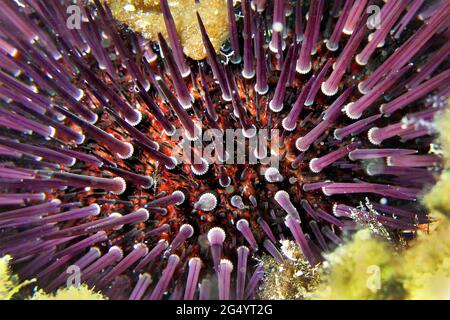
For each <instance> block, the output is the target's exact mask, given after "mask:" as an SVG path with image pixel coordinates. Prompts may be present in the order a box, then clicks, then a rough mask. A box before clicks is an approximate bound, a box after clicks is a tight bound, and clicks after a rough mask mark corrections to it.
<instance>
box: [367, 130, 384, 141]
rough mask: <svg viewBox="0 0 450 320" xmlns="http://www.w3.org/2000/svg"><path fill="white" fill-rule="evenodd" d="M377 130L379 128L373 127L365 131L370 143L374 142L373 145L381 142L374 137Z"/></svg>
mask: <svg viewBox="0 0 450 320" xmlns="http://www.w3.org/2000/svg"><path fill="white" fill-rule="evenodd" d="M378 130H379V128H377V127H374V128H371V129H370V130H369V131H368V132H367V138H368V139H369V141H370V143H372V144H374V145H380V144H381V142H383V140H379V139H377V138H376V137H375V135H376V133H377V131H378Z"/></svg>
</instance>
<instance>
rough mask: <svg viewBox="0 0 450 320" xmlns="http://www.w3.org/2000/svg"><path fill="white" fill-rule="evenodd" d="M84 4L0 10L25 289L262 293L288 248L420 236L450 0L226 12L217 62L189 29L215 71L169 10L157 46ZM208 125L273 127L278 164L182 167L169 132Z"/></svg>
mask: <svg viewBox="0 0 450 320" xmlns="http://www.w3.org/2000/svg"><path fill="white" fill-rule="evenodd" d="M93 2H94V3H91V4H87V2H86V1H83V0H80V1H78V2H76V3H77V4H78V6H79V8H80V9H81V14H82V20H81V24H80V28H79V29H73V28H68V25H67V24H66V20H67V13H66V8H67V6H69V5H71V4H72V1H65V0H49V1H46V2H45V5H44V2H43V1H38V0H21V1H17V2H16V1H13V0H3V3H2V11H1V12H0V54H1V59H0V67H1V70H0V98H1V102H0V114H1V117H0V127H1V128H0V154H1V162H0V179H1V182H0V185H1V191H0V192H1V194H0V255H3V254H10V255H11V256H13V257H14V260H13V262H12V263H13V267H14V269H15V270H16V271H17V272H18V274H19V275H20V277H21V278H23V279H27V278H37V283H38V285H39V286H40V287H42V288H44V289H45V290H47V291H53V290H56V289H57V288H59V287H61V286H64V285H65V284H66V280H67V277H68V274H67V273H66V270H67V268H68V267H69V266H73V265H75V266H77V267H78V268H79V270H80V271H81V273H80V274H81V281H82V282H85V283H87V284H88V285H90V286H93V287H95V288H96V289H99V290H102V291H103V292H104V293H105V294H106V295H107V296H109V297H110V298H112V299H128V298H129V299H169V298H170V299H196V298H199V299H213V298H220V299H229V298H236V299H254V298H258V286H259V283H260V282H261V281H262V278H263V274H264V270H263V266H261V265H259V264H258V261H259V260H258V257H259V256H260V255H261V254H262V253H264V252H266V253H268V254H270V255H271V256H273V257H274V258H275V259H276V260H277V261H282V260H283V259H285V258H286V257H284V255H283V254H282V253H281V252H280V250H279V241H280V240H283V239H287V238H289V239H293V240H295V242H296V243H297V244H298V246H299V247H300V248H301V251H302V252H303V254H304V256H305V258H306V259H307V260H308V261H309V263H310V264H311V265H315V264H317V263H319V262H320V261H321V260H322V252H324V251H328V250H330V248H332V247H334V246H336V245H339V244H340V243H341V242H342V232H343V231H346V230H352V229H354V228H356V227H357V223H358V224H359V223H367V224H369V225H372V227H373V228H374V229H377V228H378V229H382V230H385V231H386V232H387V233H388V234H389V236H390V237H393V238H394V239H399V238H404V239H408V238H411V237H413V236H414V234H415V230H416V229H417V228H418V227H419V226H420V224H424V223H427V222H428V219H427V216H426V212H425V211H424V209H422V208H420V206H418V205H417V204H416V200H417V199H418V197H419V195H420V192H421V190H422V188H423V187H424V186H426V185H427V184H431V183H433V182H434V179H435V172H436V171H438V170H439V168H440V165H441V159H440V158H439V157H438V156H437V155H434V154H428V151H429V146H430V143H431V142H432V138H433V134H434V129H433V125H432V120H433V117H434V116H435V115H436V113H438V112H439V111H440V110H442V109H443V108H444V107H445V100H446V99H447V98H448V96H449V95H450V91H449V88H448V81H449V78H450V69H448V60H447V57H448V54H449V37H450V33H449V28H448V27H449V23H448V22H449V20H448V17H449V16H450V2H448V1H440V2H437V4H434V5H431V6H426V5H423V1H415V0H412V1H406V0H399V1H397V0H388V1H387V2H386V3H384V2H382V1H353V0H343V1H338V0H336V1H326V2H325V1H323V0H311V1H283V0H275V1H267V2H266V1H256V0H255V1H252V2H251V1H250V0H242V1H241V4H240V6H239V7H238V8H233V7H232V5H233V1H227V4H228V13H229V20H230V23H229V28H230V30H229V31H230V42H229V45H228V44H225V45H224V46H223V48H222V50H221V52H220V54H217V53H216V52H215V51H214V49H213V47H212V45H211V43H210V41H209V38H208V34H207V30H206V29H205V27H204V26H203V22H202V18H201V16H200V15H198V16H197V17H198V24H199V27H200V30H201V34H202V40H203V44H204V46H205V49H206V53H207V59H206V61H205V62H195V61H192V60H190V59H187V58H185V56H184V54H183V51H182V48H181V46H180V44H179V40H178V36H177V31H176V29H175V25H174V23H173V20H172V18H171V13H170V8H169V6H168V5H167V1H166V0H162V1H161V11H162V14H163V16H164V19H165V22H166V27H167V29H168V39H167V42H166V39H164V38H163V37H162V36H161V35H160V36H159V42H158V43H157V44H149V43H148V42H147V41H145V40H144V39H143V38H142V37H141V35H139V34H136V33H134V32H132V31H130V30H122V29H120V28H119V25H118V23H117V22H116V21H115V20H114V19H113V16H112V14H111V12H110V10H109V8H108V7H107V5H106V4H104V3H101V2H100V0H95V1H93ZM374 8H375V9H376V8H378V9H381V10H379V12H377V13H376V14H377V15H378V16H376V17H375V18H377V19H373V18H374V17H373V16H372V11H371V10H373V9H374ZM369 9H371V10H369ZM375 11H376V10H375ZM236 13H239V14H236ZM304 13H305V14H304ZM306 13H307V14H306ZM417 15H419V17H420V18H421V20H422V21H416V19H415V17H416V16H417ZM237 18H238V19H237ZM368 21H369V23H368ZM377 23H378V24H377ZM368 39H370V41H369V40H368ZM170 48H172V49H170ZM241 53H242V54H241ZM200 128H202V129H203V130H205V129H211V128H212V129H216V130H219V132H222V133H224V132H225V130H226V129H238V130H242V131H243V135H244V136H245V137H246V138H251V137H254V136H255V134H256V132H257V131H258V130H260V129H270V130H279V132H280V137H279V141H278V142H277V144H278V146H277V147H276V148H270V149H272V151H269V152H272V153H275V155H276V156H277V157H278V160H279V166H278V167H275V166H270V165H268V164H267V163H266V164H264V162H263V161H261V162H258V163H256V164H255V163H240V164H234V163H235V162H236V159H235V158H234V155H232V154H231V155H230V154H229V153H225V154H224V153H221V152H217V150H218V149H220V148H221V147H222V149H223V147H224V146H221V145H219V144H217V143H216V145H215V147H216V153H215V156H214V159H212V160H213V161H210V160H211V159H206V158H205V157H202V156H200V160H201V161H200V162H194V163H193V164H190V163H180V162H179V161H177V160H176V159H175V157H174V156H173V152H172V150H173V149H175V147H176V142H174V141H173V139H171V135H173V134H174V133H175V132H176V130H177V129H181V130H182V131H183V132H184V135H185V137H186V138H187V139H186V140H187V141H191V140H192V141H198V140H202V139H201V138H203V137H202V136H201V132H202V131H200ZM273 132H275V131H273ZM272 140H273V141H271V143H272V144H273V143H274V140H275V139H272ZM233 144H234V142H233ZM263 149H264V148H263ZM227 150H228V149H227ZM264 151H265V152H262V150H259V148H256V149H255V148H253V149H251V148H250V149H249V150H248V152H249V153H252V154H255V155H256V156H257V158H258V159H264V158H265V157H266V152H267V150H265V149H264ZM194 153H195V151H194ZM196 156H197V157H198V154H197V155H196ZM364 205H365V207H364ZM374 231H377V230H374ZM378 231H379V230H378Z"/></svg>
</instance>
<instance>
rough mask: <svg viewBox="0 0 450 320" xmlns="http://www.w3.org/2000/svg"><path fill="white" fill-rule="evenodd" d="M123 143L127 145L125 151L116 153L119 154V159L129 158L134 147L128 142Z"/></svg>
mask: <svg viewBox="0 0 450 320" xmlns="http://www.w3.org/2000/svg"><path fill="white" fill-rule="evenodd" d="M124 144H125V145H126V146H127V151H126V153H124V154H121V153H118V154H117V155H118V156H119V158H120V159H129V158H131V156H132V155H133V153H134V147H133V145H132V144H131V143H129V142H124Z"/></svg>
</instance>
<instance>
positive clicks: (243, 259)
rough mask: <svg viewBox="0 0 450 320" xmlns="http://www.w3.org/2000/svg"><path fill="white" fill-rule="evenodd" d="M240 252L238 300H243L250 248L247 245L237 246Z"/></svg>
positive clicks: (237, 282) (237, 285)
mask: <svg viewBox="0 0 450 320" xmlns="http://www.w3.org/2000/svg"><path fill="white" fill-rule="evenodd" d="M236 251H237V254H238V267H237V270H236V272H237V276H236V300H242V299H243V298H244V288H245V280H246V277H247V259H248V255H249V252H250V250H248V248H247V247H245V246H240V247H239V248H237V250H236Z"/></svg>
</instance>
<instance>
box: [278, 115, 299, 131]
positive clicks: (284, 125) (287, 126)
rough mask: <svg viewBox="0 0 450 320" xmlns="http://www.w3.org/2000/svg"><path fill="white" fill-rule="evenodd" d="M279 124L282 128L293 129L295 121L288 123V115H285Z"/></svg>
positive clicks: (295, 124) (295, 125)
mask: <svg viewBox="0 0 450 320" xmlns="http://www.w3.org/2000/svg"><path fill="white" fill-rule="evenodd" d="M281 125H282V126H283V129H284V130H286V131H294V130H295V128H296V127H297V123H296V122H294V123H293V124H291V123H289V117H286V118H284V119H283V121H282V122H281Z"/></svg>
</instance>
